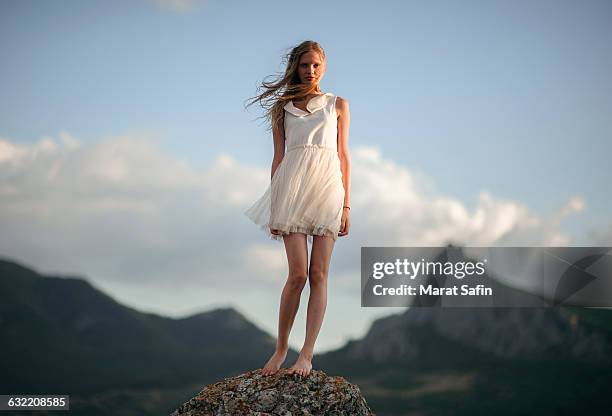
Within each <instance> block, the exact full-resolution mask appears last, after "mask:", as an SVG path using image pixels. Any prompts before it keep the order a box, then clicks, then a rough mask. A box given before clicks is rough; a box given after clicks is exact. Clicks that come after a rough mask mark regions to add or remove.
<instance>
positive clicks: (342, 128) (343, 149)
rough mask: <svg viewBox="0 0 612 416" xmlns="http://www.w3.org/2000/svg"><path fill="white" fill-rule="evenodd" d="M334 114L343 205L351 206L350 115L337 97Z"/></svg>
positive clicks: (343, 102)
mask: <svg viewBox="0 0 612 416" xmlns="http://www.w3.org/2000/svg"><path fill="white" fill-rule="evenodd" d="M336 112H337V113H338V158H340V169H341V171H342V184H343V185H344V205H345V206H348V207H350V206H351V158H350V156H349V150H348V137H349V125H350V123H351V115H350V112H349V103H348V101H347V100H345V99H344V98H342V97H340V96H338V98H337V99H336Z"/></svg>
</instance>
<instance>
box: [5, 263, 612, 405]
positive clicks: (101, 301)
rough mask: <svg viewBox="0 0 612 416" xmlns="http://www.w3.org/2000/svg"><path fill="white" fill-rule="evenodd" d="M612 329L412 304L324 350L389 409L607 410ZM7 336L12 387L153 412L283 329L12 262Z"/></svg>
mask: <svg viewBox="0 0 612 416" xmlns="http://www.w3.org/2000/svg"><path fill="white" fill-rule="evenodd" d="M517 296H519V297H521V298H523V299H524V296H528V294H525V293H521V294H518V293H517ZM330 299H331V298H330ZM347 319H350V314H349V315H347ZM611 334H612V312H611V311H610V310H608V309H596V308H578V307H557V308H552V307H550V308H540V307H530V308H466V307H458V308H437V307H413V308H410V309H406V310H405V311H404V312H403V313H400V314H395V315H391V316H387V317H384V318H380V319H378V320H376V321H375V322H374V323H373V324H372V326H371V327H370V329H369V331H368V332H367V334H366V335H365V336H364V337H363V338H362V339H356V340H352V341H350V342H348V343H347V344H346V345H344V346H343V347H341V348H339V349H337V350H334V351H330V352H328V353H324V354H315V356H314V360H313V368H314V369H317V370H324V371H325V372H326V373H327V374H333V375H338V376H341V377H343V378H344V379H346V380H348V381H349V382H351V383H353V384H355V385H357V386H358V387H359V389H360V390H361V392H362V393H363V396H364V397H365V398H366V399H367V403H368V405H369V406H370V407H371V408H372V410H373V411H375V412H376V413H377V414H380V415H389V416H394V415H405V414H427V415H438V414H440V415H444V414H463V413H469V414H470V415H480V414H482V415H485V414H487V415H488V414H490V413H496V414H509V415H510V414H532V413H538V414H571V413H585V412H589V413H604V412H607V409H609V408H610V406H612V395H609V394H608V393H607V391H608V390H607V388H606V386H607V385H609V383H610V380H612V365H611V364H610V357H612V354H610V352H611V350H610V345H612V342H611ZM0 345H2V352H3V354H1V355H0V373H1V374H2V375H3V377H0V391H2V392H3V394H9V393H34V392H35V393H45V394H54V393H55V394H70V395H71V397H70V405H71V412H72V413H73V414H77V415H80V414H82V415H88V416H95V415H109V414H112V415H117V416H119V415H142V416H144V415H158V414H169V413H170V412H171V411H172V410H174V409H176V408H177V407H178V406H179V405H180V404H181V403H185V402H186V401H189V400H190V399H191V398H193V397H194V396H195V395H197V394H198V392H200V391H201V390H202V388H203V386H206V385H208V384H211V383H216V382H219V380H222V379H225V378H228V377H234V376H237V375H240V374H243V373H244V371H246V370H250V369H256V368H261V366H262V364H263V363H264V362H265V361H266V360H267V358H268V357H269V354H270V353H271V351H273V349H274V345H275V339H274V338H273V337H271V336H270V335H268V334H266V333H265V332H264V331H262V330H260V329H259V328H257V327H256V326H255V325H253V324H252V323H250V322H249V321H248V320H247V319H245V318H244V316H242V315H241V314H240V313H239V312H237V311H236V310H234V309H232V308H226V309H217V310H213V311H209V312H204V313H200V314H196V315H193V316H189V317H185V318H181V319H172V318H166V317H162V316H159V315H156V314H150V313H143V312H139V311H137V310H135V309H132V308H129V307H126V306H124V305H121V304H119V303H118V302H116V301H115V300H114V299H112V298H111V297H109V296H107V295H106V294H104V293H102V292H100V291H99V290H97V289H96V288H94V287H93V286H91V284H89V283H88V282H87V281H86V280H85V279H81V278H78V277H66V276H42V275H40V274H38V273H36V272H35V271H33V270H32V269H29V268H27V267H24V266H22V265H19V264H17V263H15V262H11V261H2V260H0ZM296 356H297V353H296V352H295V351H290V353H289V354H288V357H287V361H286V362H285V365H287V364H288V363H290V362H292V361H293V360H294V359H295V358H296ZM8 414H10V413H8V412H7V415H8ZM39 414H44V413H39ZM49 414H51V413H49Z"/></svg>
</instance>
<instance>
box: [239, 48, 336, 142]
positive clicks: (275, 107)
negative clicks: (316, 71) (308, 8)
mask: <svg viewBox="0 0 612 416" xmlns="http://www.w3.org/2000/svg"><path fill="white" fill-rule="evenodd" d="M311 51H314V52H317V53H318V54H319V56H320V57H321V61H323V71H324V70H325V68H326V66H327V61H326V60H325V52H324V51H323V48H322V47H321V45H319V44H318V43H317V42H315V41H312V40H306V41H304V42H302V43H300V44H299V45H298V46H295V47H294V48H293V49H291V52H289V53H287V54H286V55H285V56H284V57H283V63H285V64H286V68H285V72H284V73H279V74H278V76H277V77H276V78H275V79H274V80H272V81H270V82H266V81H265V78H264V81H262V83H261V85H260V86H258V87H257V90H258V91H261V90H262V89H264V92H263V93H261V94H259V95H256V96H255V97H251V99H250V100H251V102H250V103H249V104H247V107H248V106H250V105H252V104H254V103H255V102H257V101H259V104H260V105H261V106H262V107H263V108H264V109H265V110H266V113H265V115H264V116H263V117H265V118H266V120H267V122H268V130H273V127H274V126H280V123H281V122H282V118H283V107H284V106H285V104H286V103H287V102H288V101H290V100H293V99H300V98H304V97H306V96H307V95H308V94H312V93H316V92H319V91H318V88H319V86H318V83H316V84H313V85H309V84H303V83H301V82H300V76H299V74H298V67H299V63H300V58H301V57H302V55H303V54H305V53H307V52H311ZM270 76H271V75H268V76H267V77H266V78H268V77H270Z"/></svg>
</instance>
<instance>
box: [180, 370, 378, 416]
mask: <svg viewBox="0 0 612 416" xmlns="http://www.w3.org/2000/svg"><path fill="white" fill-rule="evenodd" d="M204 415H206V416H208V415H211V416H212V415H214V416H230V415H231V416H250V415H253V416H295V415H304V416H305V415H313V416H314V415H330V416H340V415H346V416H361V415H375V414H374V412H372V410H371V409H370V408H369V407H368V405H367V403H366V400H365V398H364V397H363V396H362V395H361V392H360V391H359V387H357V386H356V385H354V384H351V383H349V382H348V381H346V380H345V379H344V378H342V377H331V376H328V375H327V374H325V373H324V372H323V371H318V370H312V371H311V373H310V374H309V375H308V377H302V376H298V375H295V374H287V369H285V368H283V369H280V370H279V371H278V372H277V373H276V374H273V375H271V376H262V375H261V369H257V370H254V371H249V372H248V373H244V374H241V375H239V376H236V377H232V378H227V379H225V380H222V381H219V382H218V383H214V384H210V385H208V386H206V387H205V388H204V389H203V390H202V391H201V392H200V393H199V394H198V395H197V396H195V397H193V398H192V399H191V400H189V401H188V402H186V403H184V404H182V405H181V406H180V407H179V408H178V409H176V410H175V411H174V412H173V413H172V414H171V416H204Z"/></svg>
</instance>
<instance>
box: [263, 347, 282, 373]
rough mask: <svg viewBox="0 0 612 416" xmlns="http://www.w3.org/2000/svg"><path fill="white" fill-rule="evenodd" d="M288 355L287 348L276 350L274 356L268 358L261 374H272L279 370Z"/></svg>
mask: <svg viewBox="0 0 612 416" xmlns="http://www.w3.org/2000/svg"><path fill="white" fill-rule="evenodd" d="M286 357H287V350H281V351H279V350H276V351H274V354H272V357H270V359H269V360H268V362H267V363H266V365H265V366H264V368H263V369H262V370H261V374H262V375H264V376H268V375H272V374H274V373H276V372H277V371H278V369H279V368H280V366H281V365H282V364H283V362H284V361H285V358H286Z"/></svg>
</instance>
